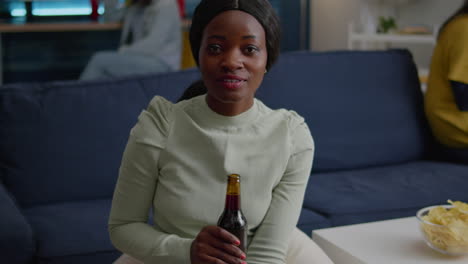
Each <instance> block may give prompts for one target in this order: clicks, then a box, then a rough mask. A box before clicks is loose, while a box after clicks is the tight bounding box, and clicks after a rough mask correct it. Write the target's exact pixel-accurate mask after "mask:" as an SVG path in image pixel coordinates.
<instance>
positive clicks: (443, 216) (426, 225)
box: [416, 200, 468, 256]
mask: <svg viewBox="0 0 468 264" xmlns="http://www.w3.org/2000/svg"><path fill="white" fill-rule="evenodd" d="M448 203H449V204H448V205H435V206H429V207H426V208H423V209H421V210H419V211H418V212H417V214H416V218H417V219H418V220H419V226H420V229H421V232H422V234H423V237H424V241H425V242H426V244H427V245H428V246H429V247H431V248H432V249H434V250H436V251H438V252H440V253H443V254H447V255H454V256H458V255H468V204H467V203H464V202H460V201H455V202H453V201H451V200H448Z"/></svg>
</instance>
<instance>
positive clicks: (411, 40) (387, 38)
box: [348, 24, 437, 50]
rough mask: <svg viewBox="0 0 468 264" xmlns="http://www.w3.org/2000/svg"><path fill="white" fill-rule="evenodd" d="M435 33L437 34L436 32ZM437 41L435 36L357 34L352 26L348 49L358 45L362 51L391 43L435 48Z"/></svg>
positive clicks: (349, 32)
mask: <svg viewBox="0 0 468 264" xmlns="http://www.w3.org/2000/svg"><path fill="white" fill-rule="evenodd" d="M434 32H437V31H436V30H434ZM436 41H437V36H436V35H435V34H378V33H374V34H373V33H360V32H355V31H354V27H353V25H352V24H350V25H349V30H348V49H350V50H353V49H356V48H357V45H356V44H358V45H359V46H360V48H361V49H364V50H365V49H369V48H371V45H372V44H376V43H377V44H379V43H380V44H383V45H384V46H386V47H388V45H389V44H391V43H406V44H426V45H432V46H434V45H435V44H436Z"/></svg>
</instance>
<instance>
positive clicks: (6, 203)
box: [0, 182, 35, 264]
mask: <svg viewBox="0 0 468 264" xmlns="http://www.w3.org/2000/svg"><path fill="white" fill-rule="evenodd" d="M0 212H1V213H0V262H1V263H18V264H23V263H30V262H31V260H32V258H33V255H34V251H35V245H34V240H33V233H32V228H31V226H30V225H29V223H28V222H27V220H26V218H25V217H24V215H23V214H22V213H21V211H20V208H19V207H18V206H17V205H16V203H15V201H14V199H13V197H12V196H11V194H10V193H9V192H8V190H7V189H6V188H5V186H4V185H3V184H2V183H1V182H0Z"/></svg>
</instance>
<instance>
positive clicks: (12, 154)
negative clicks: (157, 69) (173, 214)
mask: <svg viewBox="0 0 468 264" xmlns="http://www.w3.org/2000/svg"><path fill="white" fill-rule="evenodd" d="M198 77H199V73H198V71H196V70H190V71H182V72H174V73H170V74H156V75H147V76H146V75H145V76H138V77H128V78H126V79H120V80H118V81H116V80H114V81H86V82H53V83H41V84H39V83H36V84H14V85H7V86H4V87H2V88H1V89H0V171H1V172H2V175H1V176H2V177H3V180H4V182H5V185H6V186H7V188H8V189H9V190H10V191H11V192H12V193H13V195H14V196H15V197H16V198H17V199H18V202H19V203H20V204H21V205H22V206H23V207H29V206H35V205H39V204H45V203H49V202H63V201H72V200H80V199H85V200H86V199H99V198H104V197H111V195H112V192H113V188H114V183H115V180H116V177H117V174H118V168H119V166H120V160H121V155H122V152H123V149H124V147H125V144H126V141H127V138H128V134H129V132H130V129H131V127H132V126H133V125H134V124H135V123H136V121H137V117H138V115H139V113H140V112H141V111H142V110H143V109H145V108H146V107H147V105H148V103H149V101H150V100H151V99H152V98H153V97H154V96H155V95H162V96H165V97H166V98H168V99H170V100H176V99H177V98H178V97H179V96H180V95H181V94H182V92H183V91H184V90H185V88H186V87H188V85H189V84H190V83H191V82H192V81H194V80H196V79H198Z"/></svg>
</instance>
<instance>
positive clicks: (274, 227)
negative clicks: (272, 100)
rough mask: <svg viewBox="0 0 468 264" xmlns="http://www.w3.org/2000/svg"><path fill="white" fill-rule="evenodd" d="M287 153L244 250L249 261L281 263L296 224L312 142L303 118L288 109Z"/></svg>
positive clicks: (310, 156)
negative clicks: (277, 178) (246, 250)
mask: <svg viewBox="0 0 468 264" xmlns="http://www.w3.org/2000/svg"><path fill="white" fill-rule="evenodd" d="M290 114H291V115H290V124H289V126H290V139H289V140H290V142H291V143H290V145H291V152H290V153H291V154H290V156H289V160H288V163H287V167H286V170H285V171H284V174H283V176H282V178H281V180H280V182H279V184H278V185H277V186H276V187H275V188H274V190H273V195H272V200H271V204H270V207H269V209H268V212H267V214H266V216H265V218H264V220H263V221H262V224H261V225H260V226H259V228H258V229H257V231H256V232H255V235H254V237H253V239H252V242H251V243H250V245H249V248H248V252H247V263H249V264H267V263H268V264H284V263H285V258H286V252H287V249H288V243H289V237H290V235H291V233H292V231H293V229H294V228H295V227H296V225H297V221H298V219H299V214H300V212H301V208H302V202H303V199H304V193H305V188H306V185H307V181H308V179H309V175H310V172H311V168H312V160H313V155H314V142H313V139H312V136H311V134H310V132H309V128H308V126H307V124H306V123H305V122H304V119H303V118H302V117H300V116H298V115H297V114H296V113H295V112H290Z"/></svg>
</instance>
